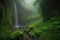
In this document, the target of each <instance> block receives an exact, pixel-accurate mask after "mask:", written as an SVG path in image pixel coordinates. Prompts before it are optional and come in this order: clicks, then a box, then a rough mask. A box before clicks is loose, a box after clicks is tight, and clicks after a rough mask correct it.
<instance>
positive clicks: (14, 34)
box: [10, 30, 23, 38]
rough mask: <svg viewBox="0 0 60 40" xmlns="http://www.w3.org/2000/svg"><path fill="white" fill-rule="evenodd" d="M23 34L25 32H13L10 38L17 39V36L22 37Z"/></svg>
mask: <svg viewBox="0 0 60 40" xmlns="http://www.w3.org/2000/svg"><path fill="white" fill-rule="evenodd" d="M22 34H23V32H22V31H20V30H16V31H14V32H12V33H11V34H10V38H15V37H16V36H17V35H20V36H21V35H22Z"/></svg>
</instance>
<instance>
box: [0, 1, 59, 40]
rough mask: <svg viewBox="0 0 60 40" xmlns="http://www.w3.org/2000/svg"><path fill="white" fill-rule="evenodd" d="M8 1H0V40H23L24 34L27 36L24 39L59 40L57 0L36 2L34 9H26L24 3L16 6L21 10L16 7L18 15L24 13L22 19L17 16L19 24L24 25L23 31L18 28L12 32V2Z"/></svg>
mask: <svg viewBox="0 0 60 40" xmlns="http://www.w3.org/2000/svg"><path fill="white" fill-rule="evenodd" d="M9 1H10V2H9ZM9 1H7V0H0V40H24V39H23V38H24V33H26V34H27V35H26V37H27V36H29V37H30V38H31V39H32V40H33V39H35V40H60V32H59V31H60V8H59V7H60V3H59V2H60V1H59V0H58V1H57V0H48V1H47V0H36V1H35V2H34V4H33V5H34V6H35V7H28V6H26V5H27V4H24V3H23V4H22V5H21V4H18V5H17V6H19V5H20V6H19V7H20V8H21V9H20V8H19V7H18V13H19V12H20V13H21V11H23V12H24V13H25V14H22V13H21V15H22V16H23V17H22V16H21V15H20V16H19V18H20V19H19V20H20V22H21V23H22V24H25V23H26V28H25V30H24V31H22V30H21V29H20V28H18V29H15V30H13V28H12V10H13V8H12V5H13V1H12V0H9ZM20 1H21V0H20ZM22 1H23V0H22ZM16 2H17V1H16ZM17 3H18V2H17ZM22 8H23V9H22ZM34 8H36V9H34ZM36 10H38V11H36ZM30 13H31V14H30ZM27 38H28V37H27ZM28 39H29V38H28Z"/></svg>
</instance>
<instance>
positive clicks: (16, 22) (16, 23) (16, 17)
mask: <svg viewBox="0 0 60 40" xmlns="http://www.w3.org/2000/svg"><path fill="white" fill-rule="evenodd" d="M14 9H15V10H14V11H15V12H14V13H15V14H14V15H15V25H14V26H15V27H17V28H18V27H20V26H19V23H18V15H17V7H16V3H14Z"/></svg>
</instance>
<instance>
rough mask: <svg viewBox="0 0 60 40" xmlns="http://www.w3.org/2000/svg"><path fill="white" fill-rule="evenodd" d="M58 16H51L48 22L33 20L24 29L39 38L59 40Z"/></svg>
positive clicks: (59, 24)
mask: <svg viewBox="0 0 60 40" xmlns="http://www.w3.org/2000/svg"><path fill="white" fill-rule="evenodd" d="M59 29H60V17H53V18H51V20H49V21H48V22H42V23H41V22H38V21H37V22H34V23H32V24H30V25H28V26H27V29H26V31H27V32H28V33H29V35H31V36H33V37H40V39H41V40H59V37H60V32H59V31H60V30H59Z"/></svg>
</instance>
